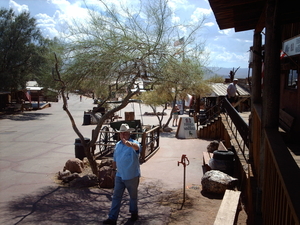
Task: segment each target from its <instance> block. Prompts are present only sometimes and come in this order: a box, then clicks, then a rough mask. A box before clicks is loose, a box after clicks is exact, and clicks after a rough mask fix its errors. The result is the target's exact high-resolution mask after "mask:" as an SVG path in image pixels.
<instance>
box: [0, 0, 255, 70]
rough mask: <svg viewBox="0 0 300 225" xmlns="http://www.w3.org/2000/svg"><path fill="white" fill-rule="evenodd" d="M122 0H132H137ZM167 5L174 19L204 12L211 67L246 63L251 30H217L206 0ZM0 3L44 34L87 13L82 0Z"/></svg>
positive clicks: (56, 32) (90, 0) (203, 32)
mask: <svg viewBox="0 0 300 225" xmlns="http://www.w3.org/2000/svg"><path fill="white" fill-rule="evenodd" d="M86 1H87V2H88V3H96V2H97V0H86ZM108 1H111V2H119V1H116V0H108ZM122 1H124V2H129V3H128V4H134V3H135V2H136V1H138V0H122ZM144 1H147V0H144ZM149 1H151V0H149ZM169 5H170V7H171V8H172V10H173V11H174V15H173V19H174V20H176V21H185V22H192V21H194V20H197V19H199V18H200V17H202V15H205V17H206V20H205V24H204V27H203V28H202V30H201V35H202V39H204V40H205V46H206V50H207V51H208V52H210V61H209V66H210V67H216V68H231V69H232V68H237V67H241V68H247V67H248V60H249V52H248V51H249V48H250V46H251V45H252V37H253V31H246V32H238V33H236V32H234V30H233V29H226V30H220V29H219V27H218V25H217V23H216V20H215V17H214V14H213V12H212V10H211V8H210V5H209V2H208V1H207V0H169ZM0 7H4V8H10V7H11V8H13V9H14V10H15V11H17V12H21V11H22V10H27V11H29V12H30V15H31V16H33V17H35V18H36V19H37V24H38V26H39V28H40V29H41V30H42V32H43V34H44V35H45V36H48V37H54V36H58V35H59V32H61V31H63V30H64V29H66V23H67V22H69V21H70V20H71V19H72V18H78V17H80V16H84V15H85V13H86V11H85V9H84V8H83V7H82V0H1V1H0Z"/></svg>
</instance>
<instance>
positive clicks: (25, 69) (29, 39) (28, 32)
mask: <svg viewBox="0 0 300 225" xmlns="http://www.w3.org/2000/svg"><path fill="white" fill-rule="evenodd" d="M49 43H50V41H49V40H46V39H44V38H43V37H42V35H41V33H40V30H39V29H38V28H37V26H36V20H35V19H34V18H31V17H30V14H29V13H28V12H25V11H24V12H22V13H20V14H19V15H16V13H15V12H14V11H13V10H12V9H9V10H7V9H1V10H0V58H1V60H0V79H1V84H0V90H6V91H14V90H18V89H20V88H24V87H25V85H26V82H27V81H28V80H37V79H38V78H39V77H41V76H43V75H44V70H43V69H42V68H43V66H44V65H45V63H46V60H45V57H44V54H45V53H47V52H48V45H49Z"/></svg>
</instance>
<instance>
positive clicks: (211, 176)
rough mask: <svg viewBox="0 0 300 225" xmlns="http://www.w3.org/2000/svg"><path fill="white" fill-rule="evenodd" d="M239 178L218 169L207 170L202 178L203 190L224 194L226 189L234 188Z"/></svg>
mask: <svg viewBox="0 0 300 225" xmlns="http://www.w3.org/2000/svg"><path fill="white" fill-rule="evenodd" d="M237 181H238V179H237V178H233V177H231V176H229V175H228V174H226V173H223V172H221V171H218V170H210V171H208V172H206V173H205V174H204V175H203V177H202V179H201V184H202V190H203V191H205V192H209V193H214V194H224V193H225V191H226V189H234V188H235V187H236V184H237Z"/></svg>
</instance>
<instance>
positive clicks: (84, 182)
mask: <svg viewBox="0 0 300 225" xmlns="http://www.w3.org/2000/svg"><path fill="white" fill-rule="evenodd" d="M69 185H70V187H76V188H85V187H93V186H96V185H98V177H97V176H96V175H95V174H87V175H84V176H83V177H78V178H76V179H74V180H72V181H71V182H70V183H69Z"/></svg>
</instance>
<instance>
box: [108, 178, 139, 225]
mask: <svg viewBox="0 0 300 225" xmlns="http://www.w3.org/2000/svg"><path fill="white" fill-rule="evenodd" d="M139 182H140V177H135V178H133V179H131V180H122V178H121V177H117V176H116V177H115V187H114V194H113V199H112V203H111V208H110V211H109V214H108V216H109V219H112V220H117V219H118V216H119V212H120V207H121V201H122V197H123V193H124V191H125V188H126V189H127V191H128V194H129V197H130V200H129V212H130V213H133V214H135V213H136V214H137V213H138V207H137V202H138V192H137V189H138V186H139Z"/></svg>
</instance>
